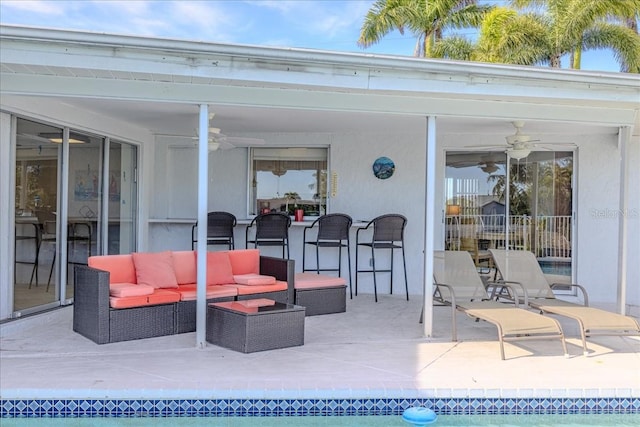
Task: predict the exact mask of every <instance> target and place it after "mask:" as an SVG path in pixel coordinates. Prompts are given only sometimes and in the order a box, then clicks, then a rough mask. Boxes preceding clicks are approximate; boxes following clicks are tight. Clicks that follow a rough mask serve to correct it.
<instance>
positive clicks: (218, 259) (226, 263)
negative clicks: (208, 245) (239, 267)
mask: <svg viewBox="0 0 640 427" xmlns="http://www.w3.org/2000/svg"><path fill="white" fill-rule="evenodd" d="M229 283H233V270H232V269H231V261H230V259H229V252H227V251H219V252H207V286H210V285H226V284H229Z"/></svg>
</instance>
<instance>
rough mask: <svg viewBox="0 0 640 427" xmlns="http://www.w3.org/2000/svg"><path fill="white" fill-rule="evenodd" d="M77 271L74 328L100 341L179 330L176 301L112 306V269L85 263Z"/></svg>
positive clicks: (125, 339) (154, 335) (122, 339)
mask: <svg viewBox="0 0 640 427" xmlns="http://www.w3.org/2000/svg"><path fill="white" fill-rule="evenodd" d="M74 272H75V278H74V279H75V280H74V283H75V285H74V304H73V330H74V331H76V332H78V333H79V334H81V335H83V336H85V337H87V338H89V339H90V340H92V341H94V342H96V343H98V344H106V343H111V342H117V341H128V340H135V339H141V338H151V337H158V336H162V335H171V334H174V333H175V324H176V322H175V312H176V304H175V303H171V304H159V305H150V306H144V307H135V308H125V309H112V308H110V307H109V273H108V272H106V271H103V270H98V269H95V268H91V267H87V266H85V265H76V266H75V270H74Z"/></svg>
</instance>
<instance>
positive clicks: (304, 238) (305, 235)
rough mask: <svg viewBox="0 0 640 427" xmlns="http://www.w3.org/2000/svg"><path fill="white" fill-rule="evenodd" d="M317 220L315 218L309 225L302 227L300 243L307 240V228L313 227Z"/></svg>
mask: <svg viewBox="0 0 640 427" xmlns="http://www.w3.org/2000/svg"><path fill="white" fill-rule="evenodd" d="M318 221H319V220H318V219H316V220H315V221H313V222H312V223H311V225H307V226H306V227H304V229H303V230H302V243H303V244H305V243H306V242H307V230H311V229H312V228H314V227H315V225H316V222H318Z"/></svg>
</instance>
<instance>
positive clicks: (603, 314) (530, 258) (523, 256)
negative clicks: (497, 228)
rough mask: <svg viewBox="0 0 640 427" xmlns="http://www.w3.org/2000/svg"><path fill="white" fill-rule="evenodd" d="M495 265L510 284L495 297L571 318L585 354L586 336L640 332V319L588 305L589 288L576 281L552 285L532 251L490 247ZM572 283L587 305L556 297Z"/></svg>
mask: <svg viewBox="0 0 640 427" xmlns="http://www.w3.org/2000/svg"><path fill="white" fill-rule="evenodd" d="M490 252H491V256H492V257H493V261H494V264H495V266H496V268H497V269H498V272H499V273H500V276H501V277H502V283H503V284H505V285H507V284H508V285H510V286H508V287H506V286H504V287H502V286H499V287H496V288H494V292H493V293H492V294H493V295H492V296H494V297H497V298H504V299H508V300H510V301H514V300H515V301H520V302H524V303H525V305H529V306H530V307H532V308H534V309H537V310H540V311H541V312H543V313H552V314H557V315H560V316H564V317H569V318H571V319H573V320H575V321H576V322H578V325H579V327H580V335H581V338H582V347H583V351H584V355H585V356H586V355H587V354H588V353H589V350H588V348H587V339H586V337H587V335H640V323H638V320H636V319H634V318H632V317H630V316H623V315H621V314H618V313H613V312H610V311H606V310H601V309H598V308H593V307H589V297H588V295H587V291H586V289H584V288H583V287H582V286H580V285H577V284H571V285H567V284H564V283H555V284H552V285H549V282H548V281H547V278H546V277H545V275H544V273H543V271H542V269H541V268H540V264H538V260H537V259H536V257H535V255H534V254H533V253H531V252H529V251H513V250H512V251H506V250H498V249H490ZM558 286H571V287H574V288H578V289H580V291H581V292H582V296H583V301H584V304H583V305H581V304H576V303H572V302H570V301H564V300H561V299H558V298H556V296H555V295H554V293H553V289H554V288H556V287H558Z"/></svg>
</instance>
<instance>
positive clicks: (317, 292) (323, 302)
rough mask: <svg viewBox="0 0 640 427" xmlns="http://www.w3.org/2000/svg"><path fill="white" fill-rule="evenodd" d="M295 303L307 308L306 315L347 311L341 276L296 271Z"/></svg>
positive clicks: (345, 290)
mask: <svg viewBox="0 0 640 427" xmlns="http://www.w3.org/2000/svg"><path fill="white" fill-rule="evenodd" d="M294 287H295V301H294V302H295V304H296V305H301V306H303V307H305V308H306V309H307V316H315V315H318V314H331V313H344V312H345V311H347V285H346V281H345V280H344V279H343V278H342V277H333V276H327V275H324V274H316V273H296V276H295V285H294Z"/></svg>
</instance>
